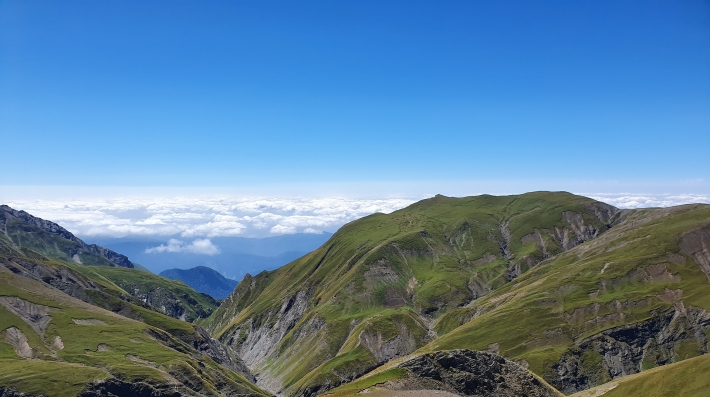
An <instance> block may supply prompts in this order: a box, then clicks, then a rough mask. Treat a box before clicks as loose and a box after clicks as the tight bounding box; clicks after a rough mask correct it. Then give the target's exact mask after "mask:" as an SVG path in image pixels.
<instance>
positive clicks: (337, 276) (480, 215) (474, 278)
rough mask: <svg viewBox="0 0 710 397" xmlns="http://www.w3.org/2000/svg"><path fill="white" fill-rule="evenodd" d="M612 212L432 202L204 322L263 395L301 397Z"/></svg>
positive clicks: (352, 237) (264, 284) (357, 231)
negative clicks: (235, 353)
mask: <svg viewBox="0 0 710 397" xmlns="http://www.w3.org/2000/svg"><path fill="white" fill-rule="evenodd" d="M618 214H619V213H618V210H617V209H616V208H614V207H612V206H609V205H607V204H604V203H601V202H598V201H595V200H592V199H589V198H585V197H580V196H574V195H571V194H568V193H550V192H536V193H529V194H524V195H519V196H504V197H494V196H487V195H484V196H477V197H468V198H460V199H457V198H449V197H444V196H436V197H434V198H431V199H427V200H423V201H420V202H418V203H416V204H413V205H411V206H410V207H407V208H405V209H402V210H399V211H395V212H393V213H391V214H388V215H385V214H374V215H371V216H368V217H365V218H362V219H360V220H357V221H354V222H351V223H349V224H347V225H345V226H344V227H342V228H341V229H340V230H339V231H338V232H337V233H336V234H335V235H333V237H332V238H331V239H330V240H328V242H326V244H324V245H323V246H322V247H320V248H319V249H317V250H316V251H314V252H312V253H310V254H308V255H306V256H304V257H303V258H300V259H298V260H296V261H294V262H292V263H290V264H288V265H286V266H284V267H282V268H280V269H278V270H276V271H273V272H263V273H260V274H258V275H255V276H248V277H245V279H244V280H243V281H242V282H241V283H240V284H239V285H238V286H237V288H236V290H235V291H234V292H233V293H232V295H230V296H229V297H228V298H227V299H226V300H225V301H224V303H223V304H222V306H220V308H219V309H218V310H217V311H215V313H214V314H213V315H212V316H211V317H210V318H209V319H208V320H207V321H206V322H205V326H206V327H208V329H209V330H211V332H213V334H214V335H215V336H216V337H218V338H219V339H220V340H221V341H223V342H224V343H226V344H228V345H230V346H232V347H234V348H235V349H236V350H237V351H238V352H239V353H240V355H241V356H242V357H243V359H244V360H245V362H246V363H247V364H248V365H249V366H250V368H252V370H253V371H255V373H257V375H258V376H259V377H260V379H261V381H262V383H260V384H263V385H264V386H265V387H267V388H269V389H270V390H272V391H274V392H276V391H279V392H282V393H284V394H286V395H300V394H304V395H313V394H316V393H320V392H324V391H326V390H328V389H329V388H332V387H335V386H337V385H339V384H342V383H345V382H348V381H350V380H352V379H355V378H356V377H358V376H360V375H362V374H364V373H366V372H367V371H369V370H371V369H373V368H375V367H377V366H378V365H381V364H383V363H385V362H388V361H389V360H392V359H395V358H397V357H401V356H404V355H407V354H409V353H411V352H413V351H415V350H417V349H419V348H422V347H423V346H425V345H427V344H428V343H430V342H432V341H433V340H435V339H436V337H437V330H436V328H434V325H435V324H436V322H437V320H439V319H440V318H442V317H443V316H446V315H447V314H449V313H456V312H457V311H458V310H460V309H461V308H465V307H469V306H471V305H474V304H475V303H476V302H477V301H478V300H480V299H482V298H484V297H486V296H488V295H489V294H491V293H493V292H495V291H497V290H499V289H501V288H504V287H505V286H507V285H509V284H510V283H511V281H514V280H517V279H518V278H519V277H520V276H521V275H523V274H526V273H527V272H528V271H529V270H530V269H533V268H536V266H538V265H539V264H540V263H541V262H542V261H545V260H549V259H550V258H552V257H554V256H555V255H557V254H560V253H563V252H565V251H568V250H570V249H573V248H574V247H575V246H578V245H580V244H583V243H584V242H586V241H589V240H592V239H594V238H597V237H598V236H601V235H603V234H604V233H605V232H606V231H607V230H609V229H610V228H611V227H612V225H613V224H614V222H616V221H617V217H618Z"/></svg>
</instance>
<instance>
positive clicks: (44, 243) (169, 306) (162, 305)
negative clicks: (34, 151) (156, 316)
mask: <svg viewBox="0 0 710 397" xmlns="http://www.w3.org/2000/svg"><path fill="white" fill-rule="evenodd" d="M0 246H2V248H1V249H0V254H3V253H4V254H6V255H11V256H12V255H14V256H20V257H28V258H30V259H32V258H33V259H37V260H40V261H43V262H47V261H51V260H55V261H57V262H58V263H64V264H65V265H67V266H70V267H72V268H73V269H74V270H76V271H78V272H81V273H83V274H85V275H87V276H90V277H93V278H98V279H104V278H105V279H107V280H110V281H111V283H112V284H114V285H115V286H118V287H119V288H120V289H121V290H122V291H121V293H128V294H130V295H132V296H133V297H135V298H137V299H139V300H141V301H143V302H144V303H147V304H149V305H151V306H152V307H154V308H156V309H157V310H158V311H160V312H161V313H163V314H166V315H168V316H171V317H174V318H178V319H182V320H185V321H189V322H192V321H195V320H197V319H199V318H206V317H208V316H209V315H210V314H212V312H213V311H214V310H215V309H216V308H217V306H218V303H217V302H216V301H215V300H214V299H212V298H211V297H209V296H206V295H203V294H200V293H198V292H196V291H194V290H193V289H192V288H190V287H189V286H187V285H186V284H184V283H182V282H180V281H173V280H169V279H166V278H164V277H160V276H157V275H155V274H152V273H150V272H146V271H142V270H145V268H143V267H142V266H140V265H138V266H136V265H135V264H133V263H132V262H130V260H129V259H128V258H127V257H125V256H123V255H121V254H119V253H116V252H113V251H111V250H109V249H106V248H104V247H100V246H97V245H88V244H86V243H84V242H83V241H82V240H81V239H79V238H77V237H76V236H74V235H73V234H71V233H70V232H69V231H67V230H66V229H64V228H62V227H61V226H59V225H57V224H56V223H53V222H50V221H47V220H44V219H40V218H37V217H34V216H32V215H30V214H28V213H26V212H24V211H16V210H14V209H12V208H10V207H8V206H0ZM72 265H78V266H72ZM82 265H83V266H85V267H86V268H85V267H82Z"/></svg>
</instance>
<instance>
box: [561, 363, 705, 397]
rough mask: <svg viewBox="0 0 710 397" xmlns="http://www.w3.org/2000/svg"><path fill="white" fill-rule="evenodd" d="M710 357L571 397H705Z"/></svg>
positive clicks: (671, 366)
mask: <svg viewBox="0 0 710 397" xmlns="http://www.w3.org/2000/svg"><path fill="white" fill-rule="evenodd" d="M708 374H710V356H709V355H703V356H700V357H695V358H691V359H688V360H685V361H681V362H679V363H674V364H669V365H666V366H663V367H658V368H653V369H650V370H648V371H644V372H641V373H638V374H635V375H629V376H625V377H623V378H619V379H617V380H614V381H611V382H609V383H605V384H603V385H601V386H597V387H594V388H591V389H588V390H585V391H581V392H578V393H575V394H573V395H572V396H571V397H602V396H603V397H647V396H653V397H677V396H683V397H704V396H707V395H708V390H710V377H708V376H707V375H708Z"/></svg>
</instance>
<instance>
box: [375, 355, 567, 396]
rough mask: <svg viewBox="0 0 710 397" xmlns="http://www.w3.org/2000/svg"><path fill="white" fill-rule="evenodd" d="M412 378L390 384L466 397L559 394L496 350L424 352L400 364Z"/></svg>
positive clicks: (405, 388)
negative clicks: (436, 390) (448, 392)
mask: <svg viewBox="0 0 710 397" xmlns="http://www.w3.org/2000/svg"><path fill="white" fill-rule="evenodd" d="M399 367H400V368H404V369H407V370H408V371H409V372H410V376H409V378H408V379H404V380H398V381H393V382H390V384H386V386H389V387H392V388H395V389H402V390H417V389H442V390H446V391H450V392H454V393H457V394H461V395H465V396H481V397H483V396H499V397H520V396H528V397H543V396H544V397H548V396H549V397H552V396H555V397H557V396H559V394H558V393H557V392H556V391H555V390H554V389H552V388H551V387H549V386H548V385H546V384H545V383H544V382H542V381H541V380H540V379H538V378H537V377H535V376H534V375H533V374H531V373H530V372H528V371H527V370H525V369H524V368H523V367H521V366H520V365H518V364H516V363H514V362H512V361H508V360H506V359H504V358H503V357H500V356H498V355H496V354H493V353H487V352H479V351H471V350H451V351H441V352H436V353H429V354H424V355H421V356H419V357H416V358H413V359H411V360H408V361H405V362H403V363H401V364H399Z"/></svg>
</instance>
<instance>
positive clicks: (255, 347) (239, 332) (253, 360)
mask: <svg viewBox="0 0 710 397" xmlns="http://www.w3.org/2000/svg"><path fill="white" fill-rule="evenodd" d="M308 307H309V303H308V292H307V291H299V292H297V293H296V294H295V295H292V296H289V297H287V298H285V299H283V301H282V302H281V307H280V308H279V309H278V310H273V311H270V312H268V313H265V316H260V317H259V318H252V319H250V321H249V322H248V323H246V324H244V325H242V326H241V327H237V328H233V329H231V330H230V331H229V332H228V333H227V335H226V336H225V337H223V338H222V340H223V341H228V342H227V344H228V345H229V346H233V347H234V348H235V349H237V351H238V352H239V355H240V356H241V357H242V358H243V359H244V362H246V363H247V365H248V366H249V367H250V368H255V367H259V366H260V365H261V364H262V363H263V360H265V359H266V358H267V357H268V356H269V355H270V354H271V353H273V351H274V349H276V346H277V345H278V343H279V342H280V341H281V340H282V339H283V338H284V337H285V336H286V334H287V333H288V332H289V331H290V330H291V329H292V328H293V327H294V326H295V325H296V323H297V322H298V321H299V320H300V319H301V318H302V317H303V314H304V313H305V312H306V309H307V308H308Z"/></svg>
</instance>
